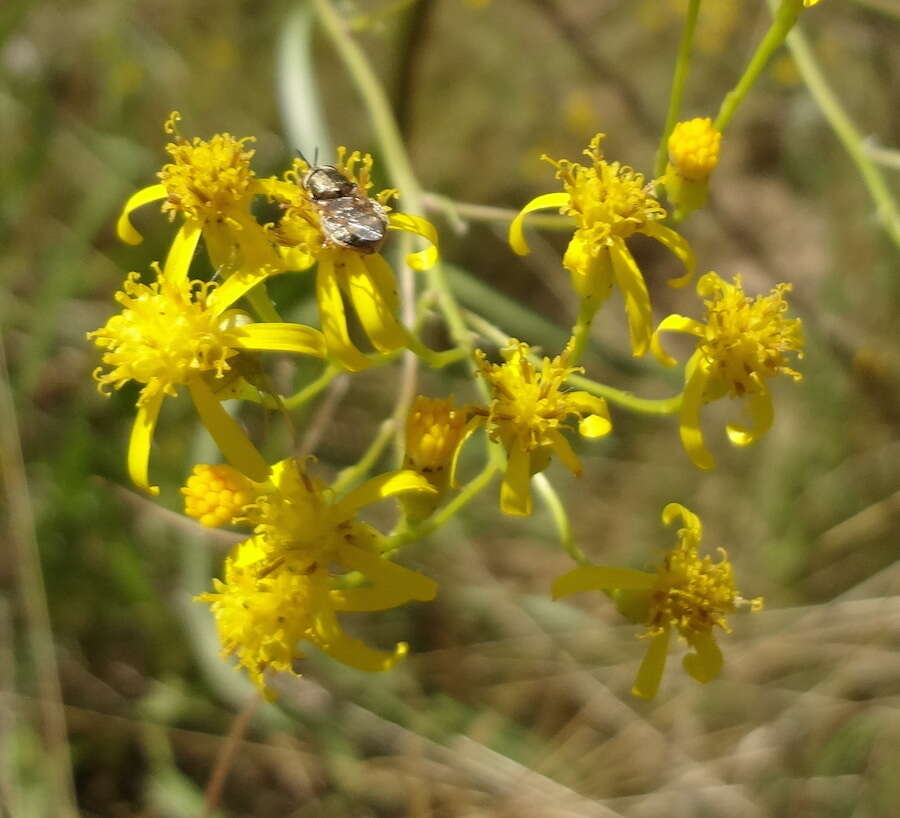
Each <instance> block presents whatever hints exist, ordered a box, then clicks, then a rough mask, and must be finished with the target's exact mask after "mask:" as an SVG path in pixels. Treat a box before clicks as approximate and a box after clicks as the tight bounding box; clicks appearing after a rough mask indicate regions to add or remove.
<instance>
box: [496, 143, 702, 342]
mask: <svg viewBox="0 0 900 818" xmlns="http://www.w3.org/2000/svg"><path fill="white" fill-rule="evenodd" d="M603 138H604V135H603V134H597V135H596V136H595V137H594V138H593V139H592V140H591V144H590V147H589V148H588V149H587V150H585V152H584V153H585V155H586V156H587V157H588V159H590V160H591V161H590V164H589V165H580V164H578V163H576V162H570V161H568V160H566V159H560V160H558V161H557V160H553V159H549V157H544V158H546V159H547V161H549V162H550V163H551V164H552V165H554V167H556V178H557V179H559V180H560V181H561V182H562V185H563V189H564V192H563V193H548V194H545V195H543V196H538V197H537V198H535V199H533V200H532V201H531V202H529V203H528V204H527V205H525V207H524V208H523V209H522V210H521V212H520V213H519V215H518V216H516V218H515V219H513V222H512V224H511V225H510V227H509V243H510V245H511V246H512V248H513V250H515V252H517V253H519V254H520V255H524V254H526V253H527V252H528V245H527V244H526V243H525V237H524V234H523V223H524V218H525V216H526V215H527V214H528V213H531V212H533V211H535V210H540V209H543V208H551V207H555V208H559V211H560V213H562V214H564V215H567V216H571V217H572V218H573V219H574V221H575V234H574V236H573V237H572V240H571V241H570V242H569V246H568V248H567V249H566V254H565V257H564V258H563V264H564V266H565V267H566V269H567V270H568V271H569V272H570V274H571V278H572V285H573V287H574V288H575V290H576V291H577V292H578V294H579V295H580V296H581V298H582V299H584V300H585V301H593V302H594V303H595V304H600V303H602V302H603V301H604V300H605V299H606V298H607V297H608V296H609V294H610V292H611V290H612V287H613V284H616V285H618V287H619V289H620V290H621V291H622V295H623V297H624V299H625V309H626V312H627V314H628V325H629V331H630V334H631V346H632V350H633V352H634V354H635V355H643V354H644V352H646V350H647V345H648V343H649V340H650V333H651V322H652V313H651V305H650V296H649V294H648V292H647V285H646V284H645V282H644V278H643V275H642V274H641V271H640V269H639V268H638V266H637V263H636V262H635V260H634V257H633V256H632V255H631V251H630V250H629V249H628V246H627V245H626V240H627V239H628V238H630V237H631V236H633V235H634V234H635V233H644V234H645V235H647V236H651V237H652V238H655V239H656V240H657V241H659V242H661V243H662V244H664V245H665V246H666V247H668V248H669V249H670V250H671V251H672V252H673V253H674V254H675V256H676V257H677V258H678V259H679V260H680V261H681V262H682V263H683V264H684V266H685V268H686V270H687V273H686V274H685V275H683V276H681V277H680V278H676V279H673V280H671V281H670V282H669V283H670V285H672V286H683V285H684V284H687V282H688V281H689V280H690V277H691V275H693V269H694V256H693V252H692V251H691V249H690V246H689V245H688V243H687V242H686V241H685V240H684V239H683V238H682V237H681V236H680V235H679V234H678V233H676V232H675V231H674V230H671V229H669V228H668V227H664V226H663V225H662V224H660V222H661V220H662V219H664V218H665V217H666V211H665V210H664V209H663V207H662V206H661V205H660V203H659V202H658V201H657V200H656V198H655V197H654V195H653V193H652V188H653V185H652V184H648V183H647V182H646V181H645V179H644V176H643V175H642V174H640V173H637V172H636V171H634V170H633V169H632V168H630V167H628V166H625V165H622V164H620V163H619V162H607V161H606V159H605V158H604V156H603V151H602V149H601V147H600V142H601V141H602V139H603Z"/></svg>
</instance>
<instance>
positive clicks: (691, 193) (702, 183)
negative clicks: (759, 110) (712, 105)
mask: <svg viewBox="0 0 900 818" xmlns="http://www.w3.org/2000/svg"><path fill="white" fill-rule="evenodd" d="M721 146H722V134H721V132H720V131H719V130H718V129H717V128H716V127H715V125H713V124H712V120H711V119H709V118H708V117H697V118H696V119H689V120H687V121H686V122H679V123H678V124H677V125H676V126H675V128H674V129H673V130H672V134H671V135H670V136H669V143H668V147H669V164H668V167H667V168H666V175H665V177H664V179H663V181H664V183H665V186H666V193H667V195H668V198H669V201H670V202H672V204H674V205H675V207H676V211H677V214H678V215H679V216H684V215H686V214H687V213H690V212H691V211H692V210H697V209H698V208H700V207H703V205H704V204H705V203H706V195H707V186H708V183H709V176H710V174H711V173H712V172H713V171H714V170H715V169H716V166H717V165H718V164H719V151H720V149H721Z"/></svg>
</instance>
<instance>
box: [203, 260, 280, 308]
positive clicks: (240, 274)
mask: <svg viewBox="0 0 900 818" xmlns="http://www.w3.org/2000/svg"><path fill="white" fill-rule="evenodd" d="M271 274H272V273H271V270H270V269H269V268H267V267H261V268H258V269H256V270H238V271H237V272H235V273H233V274H232V275H230V276H228V278H227V279H225V281H223V282H222V283H221V284H220V285H219V286H218V287H217V288H216V289H215V290H213V291H212V293H211V294H210V301H211V302H212V303H213V304H214V305H215V308H216V311H217V312H223V311H224V310H226V309H228V307H230V306H231V305H232V304H234V303H235V302H236V301H237V300H238V299H240V298H243V297H244V296H245V295H247V293H249V292H250V291H251V290H252V289H253V288H254V287H256V286H257V285H258V284H261V283H262V282H263V281H265V280H266V279H267V278H269V276H270V275H271Z"/></svg>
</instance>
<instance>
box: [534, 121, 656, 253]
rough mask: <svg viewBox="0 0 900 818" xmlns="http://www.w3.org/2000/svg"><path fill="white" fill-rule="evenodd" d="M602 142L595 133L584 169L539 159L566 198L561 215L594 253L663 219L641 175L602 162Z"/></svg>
mask: <svg viewBox="0 0 900 818" xmlns="http://www.w3.org/2000/svg"><path fill="white" fill-rule="evenodd" d="M604 138H605V134H602V133H598V134H597V135H596V136H595V137H594V138H593V139H592V140H591V143H590V146H589V147H588V148H587V149H586V150H585V151H584V155H585V156H587V157H588V159H590V160H591V164H590V165H587V166H585V165H579V164H578V163H577V162H570V161H569V160H568V159H559V160H554V159H550V157H548V156H544V157H543V158H544V159H545V160H546V161H548V162H550V164H552V165H553V166H554V167H555V168H556V178H557V179H559V180H560V181H561V182H562V183H563V189H564V190H565V192H566V193H568V194H569V204H568V205H567V206H565V207H563V208H561V210H562V212H563V213H565V214H566V215H569V216H571V217H572V218H574V219H575V222H576V224H577V226H578V230H579V231H583V233H582V238H583V240H584V241H585V242H586V243H587V244H588V245H589V246H590V247H591V248H596V250H599V249H600V248H601V247H606V246H608V245H609V244H610V241H611V239H612V237H614V236H616V237H619V238H623V239H627V238H628V237H629V236H631V235H633V234H634V233H636V232H639V231H640V230H641V228H642V227H644V225H646V224H647V222H650V221H659V220H661V219H664V218H665V217H666V211H665V210H664V209H663V207H662V205H660V203H659V202H658V201H657V200H656V199H655V198H654V196H653V194H652V193H651V189H652V188H651V186H649V185H648V184H647V182H646V180H645V179H644V175H643V174H642V173H638V172H637V171H635V170H633V169H632V168H630V167H628V166H627V165H622V164H621V163H619V162H607V161H606V160H605V159H604V158H603V150H602V148H601V147H600V143H601V142H602V141H603V139H604Z"/></svg>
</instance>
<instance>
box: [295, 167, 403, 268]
mask: <svg viewBox="0 0 900 818" xmlns="http://www.w3.org/2000/svg"><path fill="white" fill-rule="evenodd" d="M303 187H304V188H305V189H306V192H307V193H309V198H310V199H311V200H312V202H313V204H314V205H315V207H316V208H317V209H318V211H319V224H320V226H321V229H322V232H323V233H324V234H325V237H326V238H327V239H328V240H329V241H330V242H331V243H332V244H336V245H338V246H340V247H348V248H350V249H352V250H357V251H359V252H360V253H377V252H378V250H379V249H380V248H381V245H382V244H383V243H384V236H385V233H386V232H387V226H388V217H387V213H386V212H385V210H384V208H383V207H382V206H381V205H380V204H379V203H378V202H377V201H375V200H374V199H370V198H369V197H368V196H367V195H366V194H365V193H364V192H363V191H362V190H360V188H359V186H358V185H357V184H356V183H355V182H353V181H351V180H350V179H348V178H347V177H346V176H344V174H343V173H341V172H340V171H339V170H338V169H337V168H336V167H334V165H313V166H312V167H311V168H310V170H309V172H308V173H307V174H306V175H305V176H304V177H303Z"/></svg>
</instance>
